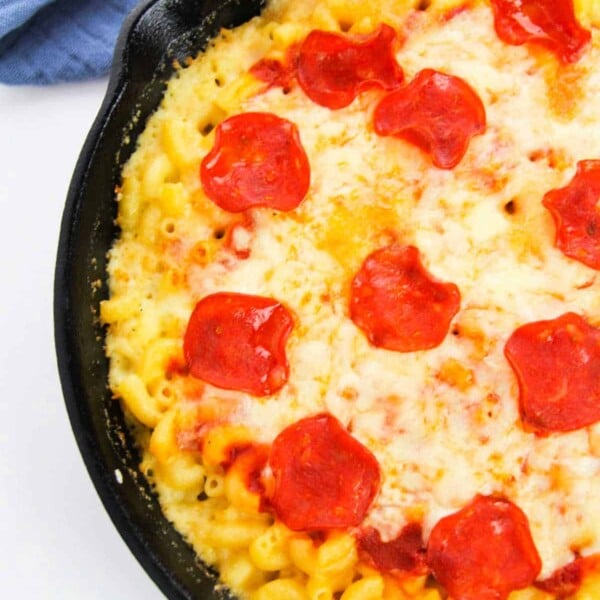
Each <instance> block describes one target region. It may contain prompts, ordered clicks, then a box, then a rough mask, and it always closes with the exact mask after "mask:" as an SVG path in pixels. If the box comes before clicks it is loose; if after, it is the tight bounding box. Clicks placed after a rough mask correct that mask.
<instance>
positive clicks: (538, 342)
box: [504, 313, 600, 435]
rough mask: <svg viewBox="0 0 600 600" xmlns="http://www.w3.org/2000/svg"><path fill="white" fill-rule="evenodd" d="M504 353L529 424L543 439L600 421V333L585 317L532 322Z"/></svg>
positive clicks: (510, 341)
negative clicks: (553, 433)
mask: <svg viewBox="0 0 600 600" xmlns="http://www.w3.org/2000/svg"><path fill="white" fill-rule="evenodd" d="M504 354H505V355H506V358H507V359H508V362H509V363H510V366H511V367H512V369H513V371H514V372H515V375H516V376H517V380H518V383H519V407H520V411H521V419H522V421H523V423H525V424H526V425H527V426H529V427H530V428H531V429H532V430H533V431H535V432H536V433H539V434H542V435H544V434H547V433H551V432H555V431H573V430H575V429H580V428H581V427H586V426H587V425H591V424H592V423H595V422H596V421H599V420H600V330H599V329H596V328H595V327H592V326H591V325H588V323H586V321H584V320H583V319H582V318H581V317H580V316H579V315H577V314H575V313H565V314H564V315H562V316H560V317H558V318H556V319H553V320H550V321H536V322H534V323H527V324H526V325H523V326H522V327H519V328H518V329H516V330H515V331H514V333H513V334H512V335H511V336H510V338H509V339H508V341H507V342H506V346H505V347H504Z"/></svg>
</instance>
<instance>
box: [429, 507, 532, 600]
mask: <svg viewBox="0 0 600 600" xmlns="http://www.w3.org/2000/svg"><path fill="white" fill-rule="evenodd" d="M427 562H428V564H429V567H430V568H431V570H432V572H433V574H434V575H435V577H436V578H437V580H438V581H439V582H440V583H441V584H442V585H443V586H444V587H445V588H446V590H447V591H448V594H449V595H450V596H451V597H452V599H453V600H505V599H506V598H508V595H509V594H510V592H511V591H513V590H518V589H521V588H525V587H527V586H528V585H530V584H531V583H532V582H533V581H534V580H535V578H536V576H537V575H538V573H539V572H540V569H541V566H542V563H541V560H540V557H539V555H538V552H537V550H536V547H535V545H534V543H533V539H532V538H531V533H530V531H529V523H528V521H527V517H526V516H525V514H524V513H523V512H522V511H521V509H520V508H519V507H518V506H516V505H515V504H513V503H512V502H510V501H508V500H505V499H503V498H497V497H494V496H480V495H478V496H476V497H475V499H474V500H473V501H472V502H471V503H470V504H469V505H467V506H466V507H465V508H463V509H461V510H459V511H458V512H456V513H454V514H452V515H449V516H447V517H444V518H443V519H441V520H440V521H439V522H438V523H437V524H436V525H435V527H434V528H433V530H432V531H431V535H430V536H429V542H428V547H427Z"/></svg>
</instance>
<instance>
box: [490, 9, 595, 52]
mask: <svg viewBox="0 0 600 600" xmlns="http://www.w3.org/2000/svg"><path fill="white" fill-rule="evenodd" d="M492 8H493V10H494V26H495V28H496V33H497V34H498V37H499V38H500V39H501V40H502V41H503V42H506V43H507V44H512V45H513V46H520V45H521V44H524V43H526V42H534V43H537V44H541V45H542V46H545V47H546V48H548V49H549V50H551V51H552V52H554V53H555V54H556V55H557V56H558V57H559V58H560V59H561V60H562V61H563V62H565V63H573V62H576V61H577V60H578V59H579V58H580V56H581V54H582V52H583V50H584V49H585V47H586V45H587V44H588V42H589V41H590V38H591V34H590V32H589V31H588V30H587V29H584V28H583V27H582V26H581V25H580V24H579V23H578V22H577V19H576V18H575V11H574V9H573V2H572V0H492Z"/></svg>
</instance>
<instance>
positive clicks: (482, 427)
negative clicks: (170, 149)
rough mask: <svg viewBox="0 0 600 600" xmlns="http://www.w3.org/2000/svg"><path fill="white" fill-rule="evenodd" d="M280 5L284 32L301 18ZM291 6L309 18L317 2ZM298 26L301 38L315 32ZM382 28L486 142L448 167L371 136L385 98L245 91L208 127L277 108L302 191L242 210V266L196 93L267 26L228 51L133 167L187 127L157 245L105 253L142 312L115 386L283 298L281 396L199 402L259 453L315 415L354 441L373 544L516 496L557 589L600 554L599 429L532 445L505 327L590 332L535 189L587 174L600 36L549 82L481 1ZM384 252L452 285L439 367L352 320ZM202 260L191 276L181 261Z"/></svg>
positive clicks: (582, 269)
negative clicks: (169, 214)
mask: <svg viewBox="0 0 600 600" xmlns="http://www.w3.org/2000/svg"><path fill="white" fill-rule="evenodd" d="M298 4H301V3H298ZM307 6H308V8H307ZM361 6H362V7H363V8H364V6H366V4H365V3H362V4H361ZM386 6H387V5H386ZM271 10H272V13H271V14H275V15H278V16H279V17H280V20H282V21H285V18H284V17H285V14H286V13H285V11H286V10H291V8H289V7H287V5H283V4H282V5H281V6H279V5H276V6H275V7H274V8H272V9H271ZM296 10H298V11H300V12H301V11H302V10H305V11H306V12H307V14H309V15H310V14H312V13H311V12H310V11H311V10H312V5H308V4H307V5H305V4H301V6H300V7H297V9H296ZM340 10H341V9H340ZM278 11H279V12H278ZM315 14H316V13H315ZM343 14H344V15H345V14H346V13H343ZM282 15H283V17H282ZM305 16H306V14H305ZM343 18H345V16H344V17H343ZM295 22H296V23H298V22H302V20H301V19H296V21H295ZM306 23H307V24H306V30H307V31H308V30H309V29H310V18H308V19H306ZM394 24H395V25H396V26H399V27H400V29H401V30H403V31H404V35H405V42H404V44H403V45H402V47H401V48H400V49H399V51H398V54H397V58H398V61H399V63H400V64H401V65H402V67H403V69H404V71H405V74H406V77H407V80H410V79H411V78H412V77H413V76H414V75H415V74H416V73H417V72H418V71H419V70H421V69H423V68H435V69H438V70H441V71H444V72H447V73H451V74H453V75H457V76H460V77H462V78H464V79H465V80H467V81H468V82H469V84H470V85H471V86H472V87H473V88H474V89H475V90H476V91H477V93H478V94H479V96H480V97H481V99H482V101H483V103H484V105H485V107H486V113H487V121H488V127H487V130H486V132H485V134H484V135H481V136H478V137H476V138H474V139H473V140H472V142H471V144H470V146H469V150H468V152H467V154H466V156H465V158H464V159H463V160H462V162H461V163H460V164H459V165H458V167H456V168H455V169H454V170H452V171H442V170H438V169H435V168H434V167H432V166H431V164H430V161H429V159H428V157H427V156H425V155H424V154H423V153H421V151H419V150H417V149H415V148H414V147H413V146H411V145H410V144H408V143H406V142H404V141H401V140H398V139H392V138H381V137H378V136H377V135H375V133H374V132H373V130H372V126H371V123H370V114H371V112H372V110H373V108H374V105H375V103H376V101H377V100H378V99H379V98H380V93H379V92H368V93H365V94H363V95H361V97H360V98H359V99H357V100H355V101H354V102H353V103H352V104H351V105H350V106H349V107H347V108H344V109H341V110H336V111H330V110H328V109H326V108H322V107H319V106H316V105H315V104H313V103H312V102H310V101H309V100H308V99H307V97H306V96H305V95H304V94H303V92H302V91H301V89H300V88H299V87H294V88H293V89H292V90H291V92H290V93H287V94H284V93H282V91H281V89H279V88H273V89H271V90H269V91H268V92H266V93H262V94H253V93H252V94H247V95H244V94H243V93H241V92H240V93H239V95H238V97H237V100H236V102H237V104H235V103H234V105H233V108H231V107H225V108H221V110H222V111H223V112H222V113H218V115H220V116H221V117H223V116H224V115H225V114H228V113H229V112H232V113H235V112H241V111H268V112H273V113H276V114H277V115H279V116H281V117H285V118H287V119H289V120H291V121H293V122H294V123H296V124H297V126H298V128H299V131H300V137H301V140H302V144H303V146H304V148H305V150H306V152H307V155H308V157H309V160H310V164H311V187H310V191H309V194H308V196H307V197H306V199H305V200H304V201H303V203H302V204H301V205H300V207H299V208H298V209H297V210H295V211H293V212H291V213H278V212H274V211H270V210H265V209H258V210H254V211H252V219H253V223H252V224H251V225H248V226H247V227H241V228H240V229H239V230H237V233H236V237H235V239H236V240H237V241H235V243H237V244H240V245H241V246H243V247H244V248H247V249H249V251H250V253H249V257H248V258H236V256H235V255H233V254H232V253H231V250H229V249H226V248H225V247H224V245H223V243H222V242H219V241H215V238H214V235H213V234H214V232H215V231H216V230H217V229H219V228H225V229H227V228H228V227H231V226H232V224H233V223H235V222H237V221H239V218H238V217H235V218H234V217H233V216H231V215H227V214H225V213H223V212H222V211H220V210H219V209H216V208H215V207H214V206H213V205H212V204H211V203H210V202H209V201H208V200H207V199H206V198H205V197H204V196H203V193H202V191H201V190H200V187H199V181H198V177H197V164H198V161H199V160H200V159H201V157H202V156H203V155H204V154H205V153H206V152H207V151H208V150H209V149H210V147H211V144H212V141H213V134H208V135H201V134H200V133H198V130H197V128H195V127H194V125H193V124H194V123H197V122H198V121H201V117H202V115H205V114H206V109H201V108H200V107H198V106H197V104H198V103H197V97H198V95H201V96H203V97H207V96H210V95H213V94H214V95H215V103H216V104H219V103H220V102H221V100H220V97H219V90H218V89H215V88H214V85H213V81H212V79H211V78H213V79H214V68H215V67H214V64H215V57H216V56H217V51H223V49H225V50H227V51H229V53H230V56H235V57H237V58H239V59H240V60H239V61H233V64H232V65H229V66H227V67H226V68H225V71H226V73H225V74H226V76H229V77H230V78H231V77H233V78H235V77H234V75H235V74H236V73H238V72H239V73H240V74H241V73H244V71H245V70H247V69H248V68H249V66H250V65H251V64H253V62H255V61H256V60H257V59H258V58H260V57H261V56H262V55H263V54H264V53H265V52H267V51H268V48H269V46H268V43H267V42H265V41H264V37H265V33H264V24H263V22H262V21H260V20H257V21H254V22H252V23H251V24H249V25H246V26H243V27H242V28H240V29H239V32H240V33H239V35H238V32H237V31H236V35H235V36H226V37H224V38H223V39H222V40H221V41H220V42H218V44H217V47H216V48H215V49H213V50H214V51H213V50H209V52H208V53H207V55H206V58H205V59H203V60H200V61H198V62H197V63H195V64H194V65H192V66H191V67H189V68H188V69H185V70H182V71H181V72H180V73H179V75H178V77H177V78H176V79H174V80H173V81H172V82H171V84H170V86H169V90H168V92H167V94H166V97H165V100H164V102H163V104H162V106H161V108H160V110H159V111H158V112H157V114H156V115H155V116H154V117H153V118H152V120H151V122H150V124H149V126H148V129H147V131H146V133H145V134H144V136H143V137H142V140H141V142H140V148H139V150H138V151H137V153H136V154H135V155H134V157H133V158H132V160H131V161H130V163H129V164H128V165H127V167H126V170H125V174H124V178H125V185H126V186H129V188H135V182H136V181H137V180H142V179H143V178H142V171H143V169H145V165H146V164H147V160H148V156H152V155H154V154H158V155H162V153H164V143H165V142H164V141H163V142H161V141H160V136H159V135H158V134H157V132H158V131H160V128H161V127H163V124H164V123H165V122H169V121H175V122H179V123H182V124H183V125H182V127H184V129H185V128H186V127H187V128H188V134H189V136H190V139H191V140H192V142H191V143H190V165H191V166H190V167H189V168H187V169H186V168H185V167H184V168H182V169H180V170H179V172H178V181H180V182H181V183H182V184H183V187H184V188H185V190H186V194H187V195H188V197H189V198H190V201H189V202H188V203H187V204H186V208H185V210H184V212H183V214H182V215H181V216H179V217H177V218H172V220H171V221H170V223H171V225H172V228H171V227H169V229H168V230H164V229H160V226H157V229H151V230H150V231H151V234H150V238H149V241H144V240H143V239H142V238H143V235H144V234H143V227H144V225H143V220H141V219H140V220H139V221H137V222H134V224H133V226H131V227H127V226H124V227H123V235H122V238H121V240H120V241H119V242H117V244H116V245H115V247H114V249H113V250H112V251H111V265H110V271H111V292H112V295H113V298H119V297H124V298H127V299H129V300H132V299H133V300H132V301H133V302H134V304H135V305H136V306H139V311H140V312H142V314H143V316H142V317H141V318H138V317H136V318H135V319H134V320H131V321H129V324H128V323H127V322H125V323H119V324H115V325H113V326H112V328H111V332H110V335H109V337H108V340H107V349H108V353H109V355H110V356H111V358H112V359H113V360H112V370H111V384H112V385H113V387H114V388H117V387H118V385H119V382H120V381H121V380H122V378H124V377H125V376H126V375H127V373H128V372H129V371H131V370H135V369H136V365H137V364H138V362H136V361H138V354H139V352H140V350H139V348H137V346H136V336H138V335H139V334H140V328H142V329H143V330H144V331H146V329H147V328H151V329H152V330H153V331H154V334H153V335H155V336H160V335H161V330H163V329H165V328H167V327H171V329H169V331H173V327H174V331H175V332H177V333H178V334H179V335H182V333H183V331H184V329H185V325H186V323H187V319H188V317H189V314H190V312H191V310H192V308H193V306H194V304H195V302H196V301H197V300H198V299H200V298H202V297H204V296H206V295H208V294H211V293H215V292H219V291H224V290H226V291H234V292H243V293H248V294H258V295H263V296H272V297H275V298H277V299H279V300H280V301H281V302H283V303H284V304H285V305H286V306H287V307H289V309H290V310H291V311H292V312H293V314H294V315H295V319H296V323H297V324H296V327H295V329H294V331H293V332H292V335H291V337H290V339H289V342H288V345H287V355H288V359H289V363H290V378H289V382H288V384H287V385H285V386H284V387H283V388H282V389H281V390H280V391H279V392H278V393H277V394H275V395H273V396H272V397H268V398H264V399H257V398H254V397H252V396H249V395H247V394H243V393H238V392H231V391H223V390H220V389H217V388H214V387H212V386H210V385H205V386H202V390H201V392H200V394H201V397H202V398H203V400H204V401H205V402H210V401H211V400H213V399H218V401H219V402H222V403H224V404H225V405H226V406H227V411H226V412H227V419H229V420H230V421H231V422H233V423H240V424H243V425H245V426H247V427H249V428H250V429H252V430H253V431H255V433H256V437H257V439H258V440H259V441H261V442H265V443H270V442H272V441H273V439H274V438H275V437H276V436H277V434H278V433H279V432H280V431H281V430H282V429H283V428H284V427H286V426H287V425H289V424H291V423H293V422H295V421H296V420H298V419H300V418H302V417H305V416H307V415H311V414H314V413H317V412H320V411H323V410H327V411H329V412H331V413H332V414H334V415H335V416H336V417H337V418H338V419H340V420H341V422H342V423H343V424H344V425H346V426H351V430H352V433H353V435H354V436H355V437H356V438H357V439H359V440H360V441H361V442H362V443H363V444H365V445H366V446H367V447H368V448H370V449H371V450H372V451H373V453H374V454H375V456H376V457H377V459H378V461H379V463H380V465H381V467H382V472H383V485H382V489H381V492H380V493H379V495H378V496H377V498H376V500H375V502H374V504H373V506H372V509H371V511H370V512H369V515H368V517H367V523H368V524H371V525H374V526H375V527H377V528H378V529H379V530H380V532H381V533H382V536H383V538H384V539H390V538H392V537H394V536H395V535H396V534H397V533H398V532H399V530H400V529H401V528H402V526H403V525H404V524H405V523H406V522H407V521H409V520H412V519H415V518H422V519H423V522H424V527H425V536H427V535H428V533H429V531H430V530H431V528H432V527H433V525H434V524H435V523H436V522H437V521H438V520H439V519H440V518H441V517H443V516H444V515H447V514H449V513H452V512H455V511H456V510H458V509H459V508H461V507H462V506H464V505H465V504H466V503H467V502H469V501H470V500H471V499H472V497H473V496H474V495H475V494H477V493H481V494H490V493H499V494H503V495H505V496H507V497H508V498H510V499H511V500H513V501H514V502H515V503H516V504H517V505H518V506H519V507H520V508H521V509H522V510H523V511H524V512H525V514H526V515H527V517H528V519H529V523H530V526H531V531H532V535H533V538H534V541H535V544H536V546H537V548H538V551H539V553H540V555H541V557H542V562H543V570H542V573H541V577H547V576H549V575H550V574H551V573H552V571H554V570H555V569H556V568H558V567H561V566H563V565H565V564H566V563H567V562H569V561H570V560H572V558H573V556H574V551H577V552H580V553H581V554H583V555H588V554H592V553H596V552H600V519H598V516H597V499H598V498H600V457H599V455H600V452H599V450H598V447H599V444H598V434H597V432H596V433H595V435H594V433H593V431H594V428H588V429H584V430H580V431H575V432H572V433H567V434H560V435H550V436H548V437H546V438H539V437H536V436H535V435H533V434H531V433H527V432H525V431H524V430H523V429H522V427H521V425H520V421H519V415H518V406H517V392H518V390H517V385H516V380H515V378H514V375H513V373H512V371H511V370H510V368H509V366H508V364H507V362H506V359H505V358H504V355H503V347H504V343H505V341H506V339H507V338H508V336H509V335H510V334H511V333H512V331H514V329H515V328H516V327H518V326H520V325H522V324H524V323H526V322H529V321H534V320H541V319H551V318H554V317H556V316H558V315H560V314H562V313H563V312H566V311H575V312H578V313H580V314H582V315H583V316H584V317H585V318H587V319H588V320H589V321H590V322H591V323H592V324H597V325H600V294H599V293H598V283H597V279H598V276H597V273H596V272H595V271H593V270H591V269H589V268H588V267H586V266H584V265H582V264H580V263H578V262H576V261H573V260H570V259H568V258H566V257H564V256H563V255H562V254H561V253H560V252H559V251H558V250H557V249H556V248H554V246H553V236H554V228H553V224H552V220H551V218H550V215H549V213H548V212H547V211H546V210H545V209H544V208H543V206H542V205H541V199H542V196H543V194H544V192H545V191H547V190H549V189H552V188H556V187H560V186H563V185H564V184H565V183H566V182H567V181H568V180H569V179H570V178H571V176H572V175H573V173H574V168H575V164H576V162H577V161H578V160H582V159H588V158H597V157H600V103H598V102H594V101H589V100H590V99H592V98H597V97H598V96H599V95H600V69H599V68H598V65H600V39H599V38H598V37H597V34H596V32H595V31H594V43H593V46H592V47H591V48H590V49H589V50H588V51H587V52H586V54H585V55H584V57H583V58H582V60H581V61H580V62H579V63H578V64H577V65H576V66H575V67H568V68H559V67H557V65H556V64H555V63H554V62H552V61H551V60H549V59H548V57H543V58H540V57H539V56H536V55H534V54H532V53H531V52H530V51H529V50H528V48H527V46H521V47H513V46H507V45H505V44H503V43H502V42H501V41H499V40H498V39H497V38H496V37H495V35H494V34H493V22H492V14H491V10H490V8H489V6H486V5H482V6H479V5H478V6H476V7H474V8H472V9H468V10H464V11H461V12H458V13H457V14H456V15H455V16H453V18H451V19H450V20H448V21H442V20H440V19H439V18H437V16H436V15H435V13H433V14H430V13H429V12H411V13H409V17H408V18H404V19H398V18H397V19H396V21H395V22H394ZM219 44H220V46H219ZM248 48H250V50H247V49H248ZM211 61H212V63H211ZM207 63H211V64H212V65H213V66H212V67H211V68H208V67H207V66H206V65H207ZM221 68H223V67H221ZM211 69H212V70H211ZM227 69H229V71H228V70H227ZM232 74H233V75H232ZM225 79H227V77H225ZM209 86H212V87H210V93H208V92H207V90H209ZM227 89H228V88H227ZM199 91H202V92H203V93H202V94H199ZM221 104H222V106H225V102H224V101H223V102H221ZM202 111H204V112H202ZM211 114H212V115H213V117H214V114H215V113H214V111H213V113H211ZM190 124H191V125H190ZM213 125H214V123H213ZM127 193H130V192H127ZM140 203H141V204H143V202H142V201H140ZM146 212H148V211H147V209H146ZM124 222H125V221H124V218H123V217H121V223H122V225H123V223H124ZM161 223H162V222H161ZM166 231H167V232H166ZM392 240H398V241H400V242H401V243H407V244H408V243H410V244H414V245H415V246H417V247H418V248H419V250H420V251H421V254H422V258H423V262H424V264H425V266H426V268H427V269H428V270H429V271H430V272H431V273H432V274H433V275H435V276H436V277H438V278H440V279H442V280H443V281H451V282H454V283H455V284H456V285H458V287H459V289H460V292H461V310H460V312H459V313H458V315H457V316H456V318H455V320H454V321H455V323H454V334H449V335H448V336H447V338H446V339H445V340H444V342H443V343H442V344H441V345H440V346H439V347H437V348H435V349H433V350H428V351H426V352H414V353H409V354H401V353H395V352H390V351H387V350H382V349H378V348H375V347H372V346H371V345H370V344H369V343H368V341H367V340H366V338H365V336H364V334H363V333H362V332H361V331H360V330H359V329H358V328H357V327H356V326H355V325H354V324H353V323H352V321H351V320H350V319H349V316H348V310H349V309H348V297H349V284H350V281H351V279H352V277H353V275H354V274H355V273H356V270H357V269H358V268H359V267H360V264H361V263H362V261H363V260H364V258H365V257H366V256H367V255H368V254H369V253H370V252H372V251H373V250H375V249H376V248H379V247H381V246H383V245H386V244H389V243H390V241H392ZM198 244H201V247H200V256H201V260H193V257H194V256H196V254H194V252H196V253H197V252H198ZM207 252H208V253H209V255H208V258H207V259H206V260H202V257H205V258H206V254H207ZM125 274H126V275H125ZM173 323H174V325H173ZM176 393H177V398H178V400H177V401H178V402H180V403H181V404H182V405H185V403H186V402H189V399H188V398H186V394H185V391H183V390H182V389H176ZM596 429H597V427H596ZM594 440H595V441H594ZM160 490H161V494H162V502H163V506H164V508H165V511H166V512H167V514H169V515H170V516H171V518H173V519H174V520H175V523H176V525H177V526H178V527H179V528H180V529H181V530H183V531H184V532H187V533H189V529H190V522H192V521H193V516H191V515H190V514H189V511H188V512H186V510H184V508H185V507H184V508H181V507H178V506H177V495H174V494H173V493H172V492H170V491H169V489H168V485H166V486H165V485H162V486H160ZM206 552H208V550H206V549H205V553H206Z"/></svg>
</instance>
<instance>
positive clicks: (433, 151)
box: [373, 69, 486, 169]
mask: <svg viewBox="0 0 600 600" xmlns="http://www.w3.org/2000/svg"><path fill="white" fill-rule="evenodd" d="M373 124H374V127H375V132H376V133H378V134H379V135H382V136H387V135H393V136H396V137H399V138H402V139H404V140H406V141H408V142H411V143H412V144H415V145H416V146H418V147H419V148H421V149H422V150H424V151H425V152H427V153H429V154H430V155H431V159H432V161H433V164H434V165H435V166H436V167H439V168H440V169H452V168H454V167H455V166H456V165H457V164H458V163H459V162H460V161H461V160H462V158H463V156H464V155H465V153H466V151H467V148H468V146H469V142H470V140H471V138H472V137H473V136H474V135H478V134H480V133H483V132H484V131H485V126H486V117H485V108H484V107H483V103H482V102H481V100H480V99H479V96H478V95H477V93H476V92H475V91H474V90H473V88H471V86H470V85H469V84H468V83H467V82H466V81H464V80H463V79H460V78H459V77H454V76H453V75H447V74H445V73H440V72H439V71H434V70H433V69H424V70H423V71H420V72H419V73H418V74H417V75H416V77H415V78H414V79H413V80H412V81H411V82H410V83H409V84H408V85H407V86H405V87H402V88H400V89H399V90H396V91H394V92H391V93H390V94H388V95H387V96H386V97H385V98H384V99H383V100H382V101H381V102H380V103H379V104H378V106H377V108H376V109H375V115H374V123H373Z"/></svg>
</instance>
